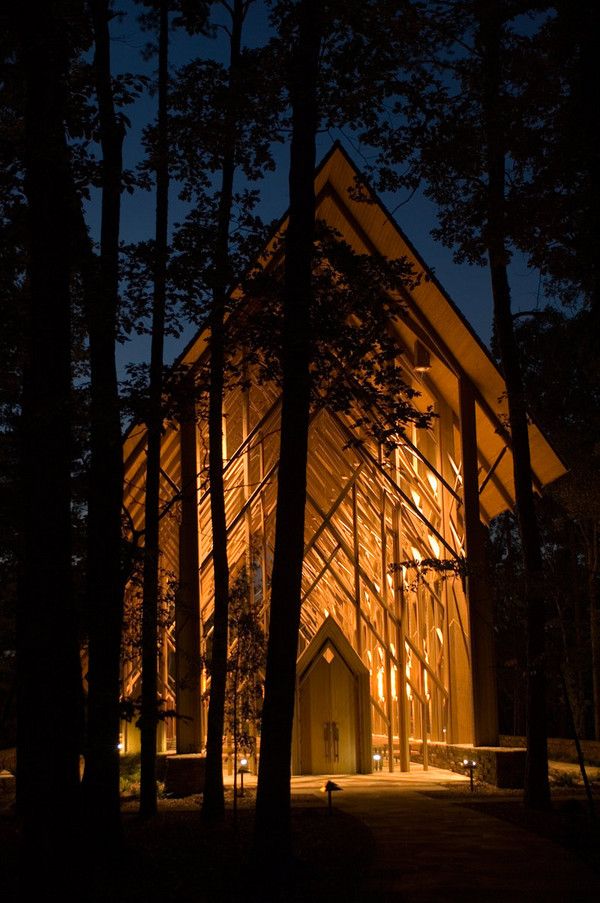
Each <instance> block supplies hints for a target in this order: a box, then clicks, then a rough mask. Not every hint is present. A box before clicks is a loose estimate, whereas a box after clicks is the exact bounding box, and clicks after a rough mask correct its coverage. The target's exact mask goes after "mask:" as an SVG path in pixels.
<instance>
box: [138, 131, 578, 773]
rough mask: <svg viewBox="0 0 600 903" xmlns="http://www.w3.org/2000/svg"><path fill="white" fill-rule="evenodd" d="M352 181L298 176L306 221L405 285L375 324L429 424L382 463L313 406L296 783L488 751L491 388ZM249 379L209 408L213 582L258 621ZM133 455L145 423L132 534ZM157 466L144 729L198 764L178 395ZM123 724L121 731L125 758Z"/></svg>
mask: <svg viewBox="0 0 600 903" xmlns="http://www.w3.org/2000/svg"><path fill="white" fill-rule="evenodd" d="M356 175H357V172H356V169H355V167H354V165H353V163H352V161H351V160H350V159H349V157H348V156H347V155H346V153H345V152H344V151H343V150H342V149H341V148H340V147H338V146H336V147H335V148H334V149H333V151H332V152H331V153H330V154H329V155H328V156H327V157H326V159H325V160H324V162H323V163H322V165H321V166H320V168H319V169H318V171H317V174H316V177H315V192H316V199H317V216H318V218H319V219H321V220H323V221H325V222H326V223H327V224H329V225H330V226H331V227H333V228H335V229H336V230H337V231H338V232H339V233H340V234H341V235H342V237H343V238H344V240H345V241H346V242H347V243H348V244H349V245H350V246H351V247H352V248H353V249H354V250H355V251H357V252H358V253H360V254H365V253H379V254H381V255H383V256H385V257H387V258H391V259H395V258H398V257H403V256H405V257H406V258H408V260H410V261H411V263H412V265H413V267H414V270H415V271H416V272H418V273H422V274H423V278H421V280H420V281H419V284H418V285H416V286H415V287H413V288H410V289H406V290H405V293H404V297H403V299H402V301H403V309H402V311H401V312H400V316H399V318H398V319H397V320H396V321H395V322H394V323H393V329H394V330H395V336H396V338H397V342H398V349H399V355H400V359H401V361H402V366H403V367H404V368H405V378H406V382H407V383H408V384H409V385H410V386H412V387H413V388H415V389H416V390H417V391H418V393H419V394H418V396H417V397H416V398H415V400H414V403H415V405H416V407H417V408H419V409H420V410H423V411H425V410H427V409H429V408H430V409H431V410H432V411H433V412H434V413H435V417H434V418H433V419H432V420H431V424H430V426H429V428H417V427H413V426H408V427H407V428H406V435H405V437H404V438H403V441H402V442H401V443H400V444H399V445H398V447H396V448H395V449H394V450H393V451H392V452H389V450H388V449H383V448H382V447H381V446H380V444H379V443H378V441H377V440H376V438H375V437H373V436H369V435H364V436H363V437H362V441H361V442H360V443H358V444H357V443H356V442H354V441H352V440H353V434H352V430H351V427H350V424H349V423H348V422H347V420H346V419H345V416H344V415H342V414H339V413H337V412H335V411H332V410H330V409H328V408H327V406H323V407H321V408H320V409H319V410H318V411H316V412H315V413H314V415H313V416H312V420H311V424H310V434H309V452H308V472H307V487H308V491H307V500H306V519H305V547H304V548H305V550H304V570H303V580H302V619H301V629H300V636H299V640H298V660H297V700H296V717H295V729H294V750H293V760H292V771H293V773H295V774H342V773H343V774H348V773H368V772H370V771H371V770H372V768H373V757H374V756H375V757H376V759H375V761H376V763H377V767H384V768H385V769H389V770H390V771H392V770H401V771H406V770H408V768H409V756H410V753H409V743H410V741H411V740H418V741H423V742H424V743H427V741H438V742H439V743H447V744H474V745H475V746H493V745H496V744H497V742H498V723H497V705H496V684H495V665H494V641H493V625H492V606H491V596H490V590H489V585H488V581H487V575H486V566H485V530H484V529H483V527H484V525H487V524H488V523H489V522H490V520H491V519H492V518H494V517H495V516H496V515H498V514H500V513H501V512H502V511H505V510H506V509H509V508H512V507H513V506H514V487H513V477H512V466H513V462H512V452H511V440H510V434H509V431H508V429H507V404H506V398H505V385H504V381H503V379H502V376H501V374H500V372H499V370H498V368H497V366H496V364H495V363H494V361H493V360H492V358H491V356H490V354H489V352H488V351H487V349H486V348H485V346H484V345H483V344H482V342H481V341H480V340H479V339H478V337H477V336H476V335H475V333H474V332H473V330H472V329H471V327H470V326H469V324H468V323H467V321H466V320H465V318H464V316H463V315H462V314H461V313H460V311H459V310H458V309H457V307H456V306H455V305H454V303H453V302H452V300H451V299H450V298H449V297H448V295H447V294H446V293H445V292H444V289H443V288H442V287H441V285H440V284H439V283H438V282H437V280H436V279H435V277H434V276H433V275H432V274H431V273H430V272H429V271H428V269H427V266H426V264H425V263H424V262H423V260H422V259H421V258H420V257H419V255H418V253H417V252H416V251H415V249H414V248H413V247H412V245H411V244H410V242H409V240H408V239H407V237H406V236H405V235H404V234H403V232H402V231H401V229H400V228H399V226H398V225H397V224H396V222H395V221H394V219H393V218H392V217H391V215H390V214H389V213H388V211H387V210H386V209H385V207H384V205H383V204H382V203H381V202H380V200H379V199H378V198H377V197H376V196H375V195H373V196H372V197H371V198H370V202H369V203H365V202H364V201H361V200H359V199H357V198H356V196H355V194H354V193H353V192H351V191H350V189H352V187H353V186H354V184H355V177H356ZM282 228H285V219H284V221H283V223H282ZM208 353H209V351H208V342H207V334H206V333H205V332H200V333H199V334H198V335H197V336H196V337H195V338H194V339H193V340H192V342H191V343H190V344H189V345H188V347H187V349H186V350H185V351H184V353H183V355H182V357H181V361H182V363H183V364H184V365H188V366H193V365H194V363H195V362H197V361H201V360H202V357H203V356H205V355H207V354H208ZM249 382H250V385H249V386H244V387H239V386H238V387H236V388H232V389H230V390H228V391H226V394H225V399H224V417H223V467H224V478H225V499H226V515H227V530H228V554H229V561H230V568H231V573H232V575H235V574H236V573H238V572H239V571H240V569H241V568H242V567H245V568H246V569H247V571H248V573H249V575H250V581H249V584H250V592H251V593H252V599H253V602H254V604H255V605H256V606H257V607H258V609H259V610H260V611H261V612H262V616H263V618H264V623H265V627H266V626H267V624H268V598H269V585H270V575H271V567H272V562H273V543H274V536H275V529H274V528H275V517H276V496H277V467H278V445H279V423H280V409H281V398H280V393H279V390H278V388H277V387H276V386H275V385H274V384H272V383H266V384H262V385H261V384H258V383H257V382H253V381H252V380H250V381H249ZM529 436H530V444H531V459H532V481H533V484H534V487H535V488H536V490H541V489H542V488H543V487H544V486H545V485H546V484H548V483H550V482H552V481H553V480H555V479H557V478H558V477H559V476H561V475H562V474H563V473H564V468H563V465H562V463H561V462H560V460H559V459H558V457H557V455H556V454H555V453H554V451H553V450H552V448H551V447H550V445H549V444H548V442H547V441H546V440H545V438H544V436H543V435H542V434H541V432H540V430H539V429H538V428H537V427H536V426H535V424H530V427H529ZM145 446H146V442H145V430H144V428H143V427H142V426H140V425H137V426H133V427H132V428H131V429H130V431H129V434H128V436H127V439H126V443H125V506H126V509H127V512H128V516H129V518H130V522H131V524H132V526H133V528H134V529H136V530H140V529H143V521H144V508H143V503H144V484H145V461H146V455H145ZM161 455H162V457H161V464H162V478H161V479H162V484H161V500H162V503H163V509H164V510H165V514H164V517H163V518H162V522H161V573H162V575H163V580H164V584H165V587H166V589H168V587H169V586H171V587H173V614H174V616H173V618H172V620H171V621H170V622H168V623H165V626H164V632H163V639H162V645H161V649H162V653H161V656H160V683H159V686H160V695H161V696H162V697H163V698H164V699H165V700H166V701H167V706H168V707H169V708H174V709H176V711H177V713H178V715H180V716H182V717H179V718H177V719H176V720H174V722H173V723H172V724H170V723H167V724H166V725H165V726H163V728H162V740H161V743H162V745H163V748H166V747H167V746H168V747H169V748H174V749H176V751H177V752H179V753H199V752H201V751H202V749H203V746H204V742H205V731H206V691H207V689H208V688H209V679H208V676H207V674H206V672H205V670H204V668H203V666H202V662H203V661H204V660H205V656H206V652H207V649H209V648H210V634H211V631H212V608H213V591H214V590H213V566H212V538H211V521H210V501H209V494H208V485H207V470H206V463H207V425H206V423H205V422H204V420H203V417H202V416H199V415H198V413H197V410H196V405H195V403H194V399H190V406H189V414H188V415H187V416H186V417H182V418H181V422H179V423H169V424H165V429H164V434H163V440H162V453H161ZM171 499H173V500H174V501H173V503H172V504H170V500H171ZM465 560H466V561H467V563H468V566H467V567H466V568H465V566H464V565H465ZM432 562H440V566H439V567H435V566H433V565H432ZM132 592H133V591H132ZM167 595H168V593H167ZM124 668H125V671H124V695H125V696H129V697H135V696H137V695H139V681H140V673H139V662H138V661H137V659H136V657H135V656H130V657H129V658H128V659H127V660H126V664H125V666H124ZM136 733H137V732H136V731H135V729H134V728H133V727H132V725H127V726H126V730H125V731H124V735H125V736H124V743H125V748H126V750H131V749H134V748H135V744H136V738H135V734H136Z"/></svg>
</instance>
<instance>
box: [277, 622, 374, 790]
mask: <svg viewBox="0 0 600 903" xmlns="http://www.w3.org/2000/svg"><path fill="white" fill-rule="evenodd" d="M294 734H295V737H294V754H293V761H292V770H293V772H294V773H295V774H356V773H359V774H367V773H369V772H370V771H371V706H370V698H369V671H368V669H367V668H366V667H365V665H364V664H363V662H362V661H361V659H360V658H359V656H358V655H357V654H356V652H355V651H354V649H353V648H352V646H351V645H350V643H349V642H348V640H347V639H346V637H345V636H344V634H343V633H342V631H341V630H340V628H339V627H338V625H337V624H336V622H335V621H334V619H333V618H332V617H329V616H328V617H327V618H326V619H325V620H324V622H323V623H322V625H321V627H320V628H319V630H318V631H317V633H316V634H315V636H314V637H313V639H312V640H311V642H310V643H309V645H308V646H307V647H306V649H305V650H304V652H303V653H302V655H301V656H300V658H299V659H298V663H297V667H296V717H295V722H294Z"/></svg>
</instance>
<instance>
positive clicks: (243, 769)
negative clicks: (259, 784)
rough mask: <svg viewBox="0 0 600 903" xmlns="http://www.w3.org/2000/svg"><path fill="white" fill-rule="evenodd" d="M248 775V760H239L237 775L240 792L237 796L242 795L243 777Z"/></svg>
mask: <svg viewBox="0 0 600 903" xmlns="http://www.w3.org/2000/svg"><path fill="white" fill-rule="evenodd" d="M247 773H248V759H240V767H239V768H238V774H239V776H240V792H239V794H238V795H239V796H243V795H244V775H245V774H247Z"/></svg>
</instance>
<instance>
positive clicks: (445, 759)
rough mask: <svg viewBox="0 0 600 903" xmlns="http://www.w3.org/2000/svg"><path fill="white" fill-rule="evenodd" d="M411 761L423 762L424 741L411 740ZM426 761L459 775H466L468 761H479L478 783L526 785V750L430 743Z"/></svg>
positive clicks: (476, 769)
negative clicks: (465, 761)
mask: <svg viewBox="0 0 600 903" xmlns="http://www.w3.org/2000/svg"><path fill="white" fill-rule="evenodd" d="M410 758H411V760H412V761H413V762H421V763H422V762H423V742H422V741H421V740H411V741H410ZM427 758H428V761H429V764H430V765H434V766H435V767H436V768H446V769H448V770H449V771H455V772H456V773H457V774H467V775H468V770H467V768H466V767H465V765H464V764H463V763H464V760H465V759H468V760H469V761H474V762H477V766H476V768H475V771H474V777H475V780H477V781H484V782H485V783H486V784H493V785H494V786H495V787H504V788H519V787H522V786H523V779H524V777H525V749H523V748H507V747H505V748H500V747H497V746H470V745H468V744H458V743H457V744H451V743H434V742H429V743H428V744H427Z"/></svg>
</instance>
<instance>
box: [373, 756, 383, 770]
mask: <svg viewBox="0 0 600 903" xmlns="http://www.w3.org/2000/svg"><path fill="white" fill-rule="evenodd" d="M373 762H374V765H373V771H381V768H382V765H381V755H380V753H375V755H374V756H373Z"/></svg>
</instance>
